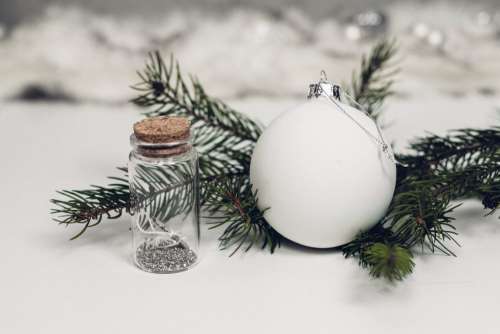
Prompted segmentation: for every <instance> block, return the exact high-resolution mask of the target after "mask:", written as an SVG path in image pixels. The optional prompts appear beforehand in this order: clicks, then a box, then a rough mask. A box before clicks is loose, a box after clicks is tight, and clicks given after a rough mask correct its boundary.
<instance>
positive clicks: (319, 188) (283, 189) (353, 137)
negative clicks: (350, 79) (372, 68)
mask: <svg viewBox="0 0 500 334" xmlns="http://www.w3.org/2000/svg"><path fill="white" fill-rule="evenodd" d="M323 83H324V82H323ZM320 84H321V82H320ZM320 84H317V85H316V86H319V85H320ZM322 85H323V84H322ZM312 86H313V85H311V87H312ZM325 87H326V88H328V89H325ZM334 88H337V89H338V86H333V85H330V86H328V85H327V86H325V85H323V90H322V91H321V92H322V94H317V95H320V96H317V97H316V98H313V99H310V100H308V102H306V103H304V104H302V105H300V106H298V107H296V108H295V109H292V110H290V111H288V112H285V113H284V114H282V115H281V116H279V117H278V118H277V119H275V120H274V121H273V122H272V123H271V124H270V126H269V127H268V128H267V129H266V130H265V131H264V133H263V134H262V136H261V137H260V138H259V140H258V142H257V144H256V147H255V150H254V153H253V156H252V162H251V166H250V178H251V181H252V184H253V186H254V188H255V189H257V190H258V198H259V207H260V208H261V209H265V208H269V209H268V210H267V211H266V212H265V218H266V219H267V221H268V222H269V223H270V224H271V226H272V227H273V228H274V229H276V230H277V231H278V232H279V233H280V234H281V235H283V236H285V237H286V238H288V239H290V240H292V241H295V242H297V243H299V244H302V245H305V246H310V247H317V248H327V247H335V246H340V245H343V244H345V243H347V242H349V241H351V240H353V239H354V237H355V236H356V234H357V233H358V232H360V231H363V230H366V229H368V228H369V227H371V226H373V225H374V224H375V223H376V222H377V221H379V220H380V219H381V218H382V217H383V216H384V214H385V212H386V210H387V208H388V206H389V204H390V202H391V199H392V197H393V193H394V187H395V184H396V166H395V161H394V158H393V155H392V151H391V149H390V147H387V146H386V145H385V141H384V140H383V138H382V137H381V133H380V132H379V130H378V128H377V126H376V124H375V122H374V121H373V120H372V119H371V118H370V117H368V116H367V115H365V114H364V113H363V112H361V111H360V110H357V109H355V108H353V107H350V106H348V105H346V104H342V103H340V102H339V101H337V100H335V99H334V96H335V95H337V94H338V91H337V92H335V89H334ZM330 89H331V94H330V93H329V94H328V95H329V96H327V94H325V93H324V91H327V92H328V91H329V90H330Z"/></svg>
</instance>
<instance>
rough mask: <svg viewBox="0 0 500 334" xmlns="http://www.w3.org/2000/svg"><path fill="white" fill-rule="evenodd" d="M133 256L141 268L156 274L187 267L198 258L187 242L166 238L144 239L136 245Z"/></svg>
mask: <svg viewBox="0 0 500 334" xmlns="http://www.w3.org/2000/svg"><path fill="white" fill-rule="evenodd" d="M135 258H136V263H137V265H138V266H139V267H140V268H141V269H143V270H144V271H148V272H152V273H158V274H161V273H175V272H179V271H183V270H186V269H189V268H190V267H191V266H192V265H194V264H195V263H196V261H197V259H198V257H197V255H196V253H195V252H194V251H193V250H192V249H191V248H189V246H188V245H187V244H185V243H178V242H175V241H172V240H168V239H166V240H163V239H160V240H155V239H146V240H145V241H144V242H143V243H142V244H141V245H139V246H138V247H137V250H136V254H135Z"/></svg>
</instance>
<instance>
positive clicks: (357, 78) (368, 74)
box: [349, 40, 399, 119]
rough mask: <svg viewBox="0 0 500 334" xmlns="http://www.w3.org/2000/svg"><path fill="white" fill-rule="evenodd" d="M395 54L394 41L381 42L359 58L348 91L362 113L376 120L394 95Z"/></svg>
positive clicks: (396, 69) (396, 70)
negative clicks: (387, 100) (358, 68)
mask: <svg viewBox="0 0 500 334" xmlns="http://www.w3.org/2000/svg"><path fill="white" fill-rule="evenodd" d="M396 53H397V46H396V42H395V41H388V40H381V41H380V42H378V43H377V44H375V46H374V47H373V48H372V50H371V52H370V53H369V54H368V55H363V56H362V58H361V68H360V70H359V72H356V71H355V72H354V73H353V75H352V79H351V88H350V89H349V91H350V92H351V95H352V96H353V98H354V100H355V101H356V102H357V103H358V104H360V105H361V106H362V107H363V109H364V111H366V112H367V113H368V114H370V115H371V117H373V118H374V119H377V118H378V117H379V115H380V113H381V110H382V105H383V103H384V101H385V100H386V99H387V97H389V96H391V95H393V94H394V92H393V90H392V86H393V84H394V80H393V78H394V76H395V75H396V74H397V73H398V72H399V69H398V68H397V67H395V64H394V57H395V55H396Z"/></svg>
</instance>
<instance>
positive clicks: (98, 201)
mask: <svg viewBox="0 0 500 334" xmlns="http://www.w3.org/2000/svg"><path fill="white" fill-rule="evenodd" d="M119 169H120V170H121V171H123V172H126V169H124V168H119ZM110 179H111V180H113V181H114V182H113V183H111V184H109V185H107V186H104V187H102V186H91V188H90V189H85V190H63V191H58V194H59V195H60V196H61V199H52V200H51V203H52V204H53V205H54V206H55V207H54V208H53V209H52V210H51V214H52V215H53V216H54V218H53V219H54V220H55V221H56V222H58V223H59V224H65V225H66V226H68V225H71V224H80V225H83V228H82V229H81V230H80V232H79V233H77V234H76V235H75V236H73V237H72V238H71V240H74V239H76V238H78V237H79V236H80V235H82V234H83V233H84V232H85V231H86V230H87V228H89V227H93V226H96V225H99V224H100V223H101V221H102V219H103V218H104V217H105V218H108V219H117V218H119V217H120V216H121V215H122V214H123V212H126V213H130V211H129V210H130V192H129V185H128V179H127V176H126V175H124V176H123V177H110Z"/></svg>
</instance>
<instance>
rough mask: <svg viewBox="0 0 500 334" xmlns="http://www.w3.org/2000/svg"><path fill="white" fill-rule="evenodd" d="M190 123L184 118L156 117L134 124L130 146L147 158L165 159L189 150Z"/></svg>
mask: <svg viewBox="0 0 500 334" xmlns="http://www.w3.org/2000/svg"><path fill="white" fill-rule="evenodd" d="M190 126H191V122H190V121H189V119H187V118H185V117H177V116H158V117H151V118H146V119H144V120H142V121H139V122H137V123H135V124H134V135H133V136H132V137H133V138H132V144H133V145H134V146H136V147H137V150H138V152H139V153H140V154H142V155H144V156H147V157H166V156H172V155H177V154H182V153H184V152H187V151H188V150H189V149H190V144H189V136H190Z"/></svg>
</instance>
